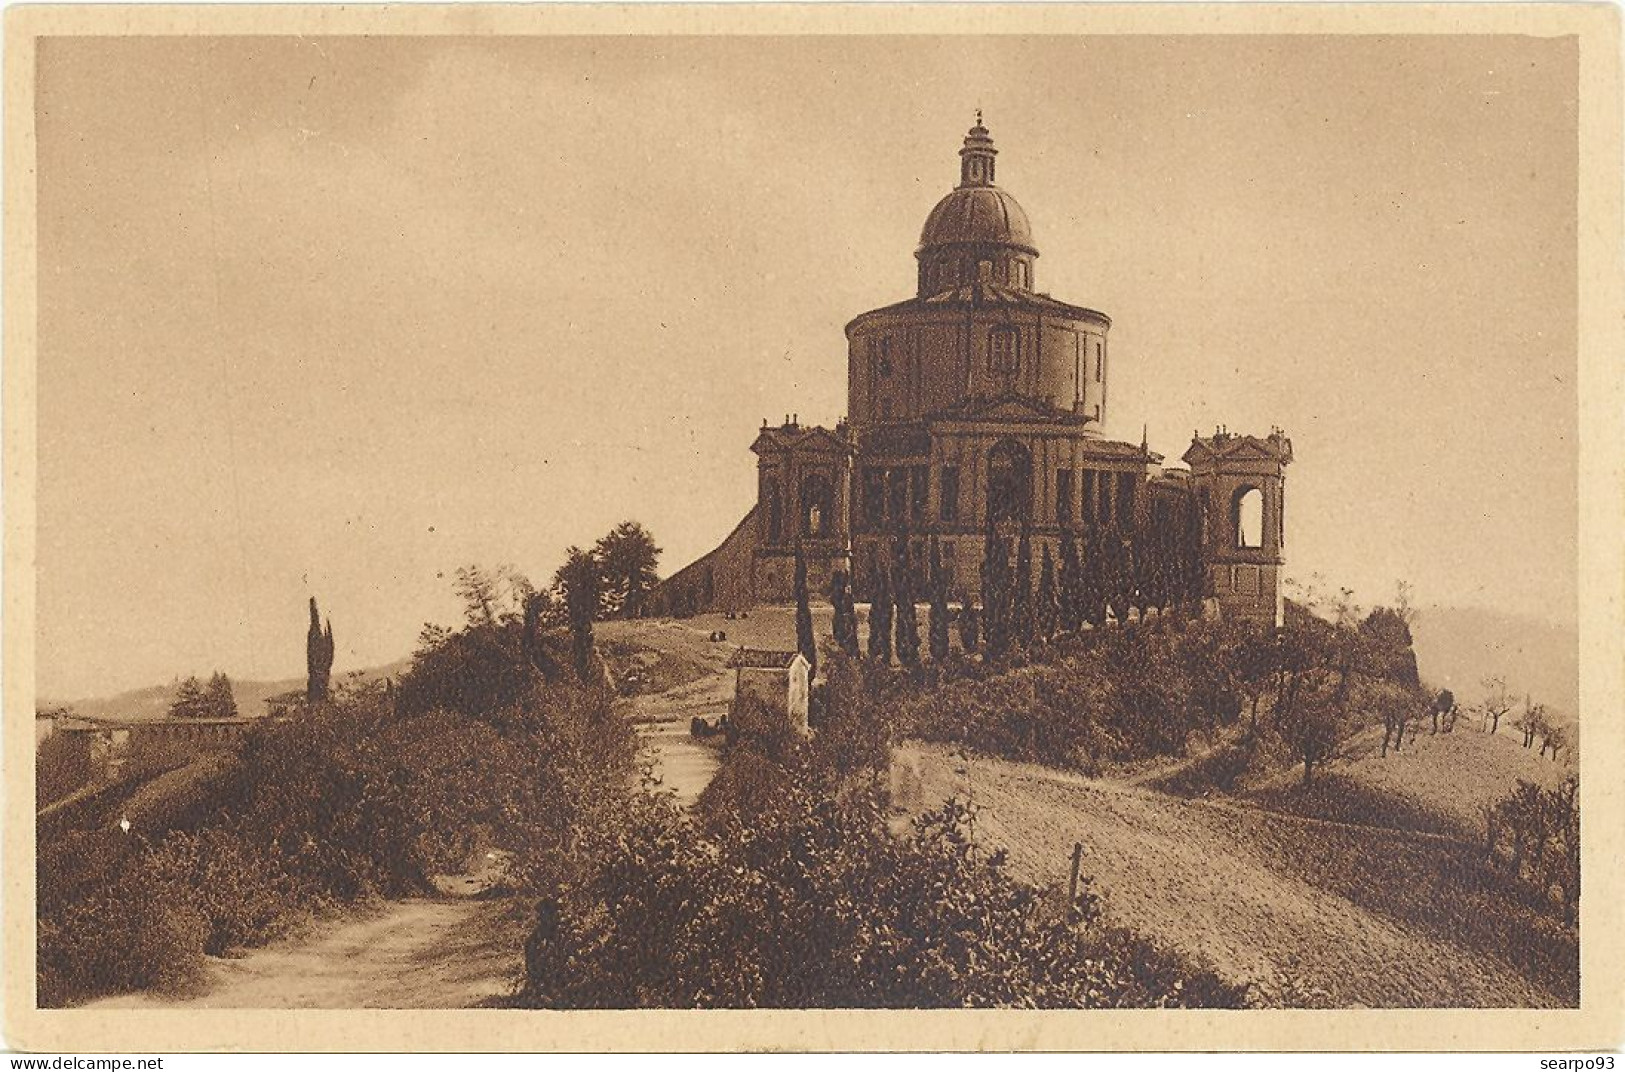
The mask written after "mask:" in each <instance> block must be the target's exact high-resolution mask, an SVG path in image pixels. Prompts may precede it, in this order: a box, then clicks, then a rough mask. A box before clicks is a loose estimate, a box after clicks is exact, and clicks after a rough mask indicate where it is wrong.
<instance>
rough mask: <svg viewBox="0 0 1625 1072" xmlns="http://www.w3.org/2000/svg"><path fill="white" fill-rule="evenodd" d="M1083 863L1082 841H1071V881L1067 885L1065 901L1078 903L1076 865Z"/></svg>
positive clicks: (1072, 903)
mask: <svg viewBox="0 0 1625 1072" xmlns="http://www.w3.org/2000/svg"><path fill="white" fill-rule="evenodd" d="M1082 863H1083V842H1081V841H1074V842H1073V843H1072V881H1071V882H1070V883H1069V884H1068V885H1067V891H1066V903H1067V904H1069V905H1074V904H1077V903H1078V867H1079V865H1081V864H1082Z"/></svg>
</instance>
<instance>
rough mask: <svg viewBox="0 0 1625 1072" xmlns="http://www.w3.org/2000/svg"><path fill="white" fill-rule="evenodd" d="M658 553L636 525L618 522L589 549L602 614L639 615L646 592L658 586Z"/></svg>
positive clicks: (643, 529)
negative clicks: (597, 579)
mask: <svg viewBox="0 0 1625 1072" xmlns="http://www.w3.org/2000/svg"><path fill="white" fill-rule="evenodd" d="M660 553H661V551H660V547H659V546H658V545H656V544H655V541H654V537H653V536H651V535H650V534H649V532H648V530H647V529H645V528H644V527H643V526H642V525H640V524H638V523H637V522H636V521H623V522H621V523H620V524H619V525H616V526H615V527H614V528H613V529H611V530H610V531H609V533H608V534H607V535H605V536H603V537H601V538H600V539H599V540H598V542H597V543H596V544H595V545H593V559H594V560H595V561H596V562H597V563H598V571H599V583H600V590H599V598H600V601H601V603H602V605H603V609H604V612H605V613H607V614H610V615H613V616H615V617H619V618H636V617H638V616H639V615H641V614H642V613H643V606H644V602H645V601H646V600H647V598H648V595H649V593H650V591H652V590H653V589H654V586H655V585H656V584H658V583H660V574H659V573H658V572H657V569H658V567H659V565H660Z"/></svg>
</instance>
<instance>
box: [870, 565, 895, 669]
mask: <svg viewBox="0 0 1625 1072" xmlns="http://www.w3.org/2000/svg"><path fill="white" fill-rule="evenodd" d="M889 542H890V541H882V543H881V545H880V546H879V547H877V548H876V549H875V556H874V583H873V585H871V587H870V598H869V657H870V658H871V659H879V660H880V661H881V662H882V663H886V664H890V662H891V620H892V591H891V548H890V547H888V546H886V544H887V543H889Z"/></svg>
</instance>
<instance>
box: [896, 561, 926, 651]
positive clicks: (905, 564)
mask: <svg viewBox="0 0 1625 1072" xmlns="http://www.w3.org/2000/svg"><path fill="white" fill-rule="evenodd" d="M910 542H911V541H910V540H909V538H908V536H907V534H906V533H905V534H904V536H903V538H902V539H900V540H898V542H897V543H898V546H897V569H896V570H895V571H894V573H893V583H892V603H893V606H894V607H895V608H896V629H897V661H898V662H899V663H902V664H903V665H904V666H914V665H916V664H917V663H919V661H920V623H919V620H918V618H917V617H916V616H915V613H914V561H913V553H912V551H911V549H910Z"/></svg>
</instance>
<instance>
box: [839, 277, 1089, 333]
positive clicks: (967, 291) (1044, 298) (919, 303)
mask: <svg viewBox="0 0 1625 1072" xmlns="http://www.w3.org/2000/svg"><path fill="white" fill-rule="evenodd" d="M966 305H968V306H972V307H983V306H1006V307H1009V308H1012V309H1029V310H1033V311H1036V312H1040V313H1056V314H1058V315H1061V316H1070V317H1088V318H1090V319H1095V320H1100V321H1103V322H1105V323H1107V324H1110V323H1111V317H1109V316H1107V315H1106V314H1105V313H1102V312H1100V311H1099V310H1097V309H1089V308H1085V307H1084V306H1081V305H1070V304H1068V303H1067V302H1064V301H1059V300H1057V299H1055V298H1052V297H1050V296H1049V295H1048V294H1036V293H1034V292H1032V291H1029V290H1017V289H1016V288H1014V287H1006V286H1001V285H999V284H997V283H986V282H977V283H967V284H966V285H965V286H962V287H953V288H951V289H948V290H944V291H940V292H939V293H936V294H932V295H930V296H928V297H925V298H909V299H908V300H906V301H900V302H895V303H893V304H891V305H885V306H881V307H880V308H879V309H871V310H870V311H869V313H865V314H863V315H864V316H868V315H870V313H901V312H906V311H908V310H910V309H920V310H929V309H941V308H955V307H958V306H966Z"/></svg>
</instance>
